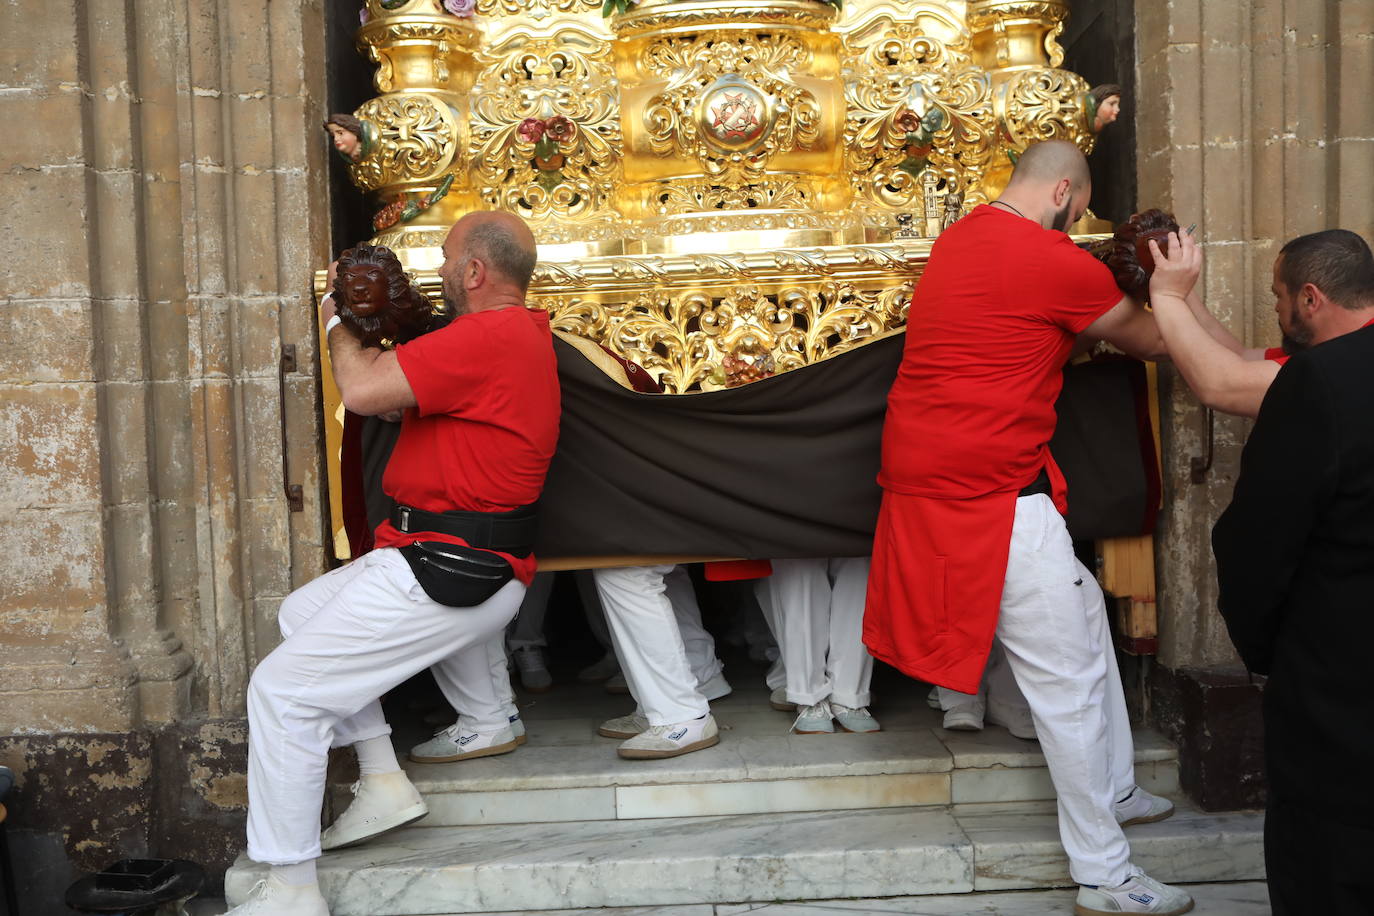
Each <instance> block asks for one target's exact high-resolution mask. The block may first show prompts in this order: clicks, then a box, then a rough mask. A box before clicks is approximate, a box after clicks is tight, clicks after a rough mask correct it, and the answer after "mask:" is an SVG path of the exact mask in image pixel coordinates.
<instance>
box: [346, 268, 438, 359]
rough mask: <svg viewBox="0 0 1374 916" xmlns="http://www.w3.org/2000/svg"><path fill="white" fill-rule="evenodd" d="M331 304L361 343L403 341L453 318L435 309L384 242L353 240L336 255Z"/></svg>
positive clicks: (366, 345) (394, 342)
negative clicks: (337, 261)
mask: <svg viewBox="0 0 1374 916" xmlns="http://www.w3.org/2000/svg"><path fill="white" fill-rule="evenodd" d="M334 304H335V307H336V308H337V309H338V312H339V317H340V318H342V319H343V323H344V324H346V325H348V326H349V327H350V328H351V329H352V330H354V331H356V332H357V334H358V336H359V337H360V338H361V339H362V344H363V346H365V347H384V346H390V345H394V344H400V343H405V342H406V341H407V340H413V339H414V338H416V337H419V336H420V335H421V334H424V333H426V332H428V331H432V330H434V329H435V328H440V327H443V326H444V325H446V324H448V323H449V321H450V320H451V319H452V316H451V315H448V314H447V313H436V311H435V309H434V307H433V305H431V303H430V301H429V297H427V296H426V295H425V294H424V293H423V292H422V291H421V290H420V288H419V287H417V286H416V285H415V284H414V283H412V282H411V280H410V277H408V276H407V275H406V272H405V270H404V268H402V267H401V262H400V261H399V260H398V259H397V258H396V255H395V254H394V253H393V252H392V251H391V249H390V248H387V247H386V246H384V245H357V246H354V247H353V248H350V249H349V250H348V251H345V252H344V253H343V254H342V255H340V256H339V264H338V271H337V273H336V275H335V277H334Z"/></svg>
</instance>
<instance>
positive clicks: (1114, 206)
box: [1060, 0, 1139, 223]
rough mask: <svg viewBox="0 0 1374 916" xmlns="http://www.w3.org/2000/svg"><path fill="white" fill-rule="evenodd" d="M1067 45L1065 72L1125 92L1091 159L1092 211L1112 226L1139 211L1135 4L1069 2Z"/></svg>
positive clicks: (1119, 0) (1123, 1)
mask: <svg viewBox="0 0 1374 916" xmlns="http://www.w3.org/2000/svg"><path fill="white" fill-rule="evenodd" d="M1069 8H1070V10H1071V13H1070V16H1069V22H1068V26H1067V28H1066V29H1065V30H1064V34H1063V36H1061V38H1060V43H1061V44H1063V46H1064V51H1065V55H1064V68H1065V69H1066V70H1072V71H1073V72H1075V73H1077V74H1079V75H1080V76H1082V77H1083V78H1084V79H1085V80H1087V81H1088V85H1090V86H1098V85H1101V84H1103V83H1117V84H1118V85H1120V86H1121V88H1122V99H1121V116H1120V117H1119V118H1117V121H1116V123H1115V124H1112V125H1111V126H1109V127H1107V128H1106V129H1105V130H1103V131H1102V133H1101V134H1100V135H1099V136H1098V138H1097V148H1096V149H1095V150H1094V151H1093V154H1092V156H1090V157H1089V158H1088V164H1089V166H1090V167H1091V169H1092V176H1093V197H1092V209H1093V212H1094V213H1096V214H1097V215H1098V216H1099V217H1101V218H1102V219H1105V220H1110V221H1111V222H1113V223H1120V222H1123V221H1125V220H1126V219H1127V218H1128V217H1129V216H1130V215H1131V214H1132V213H1134V212H1135V211H1136V178H1135V174H1136V173H1135V150H1136V142H1135V113H1136V107H1137V103H1138V100H1139V96H1138V95H1137V93H1136V78H1135V69H1136V68H1135V9H1134V3H1133V2H1132V0H1070V2H1069Z"/></svg>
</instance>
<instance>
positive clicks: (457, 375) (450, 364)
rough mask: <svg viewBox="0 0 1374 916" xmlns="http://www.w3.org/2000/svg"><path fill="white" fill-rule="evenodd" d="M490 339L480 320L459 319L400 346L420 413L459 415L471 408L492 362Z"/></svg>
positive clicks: (398, 354)
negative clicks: (489, 351)
mask: <svg viewBox="0 0 1374 916" xmlns="http://www.w3.org/2000/svg"><path fill="white" fill-rule="evenodd" d="M489 346H490V342H489V339H488V335H487V330H486V328H485V327H483V324H482V322H480V321H464V320H463V319H462V318H459V319H457V320H455V321H454V322H453V323H451V324H450V325H448V326H447V327H444V328H440V329H439V330H437V331H431V332H429V333H428V334H422V335H420V336H419V337H417V338H415V339H414V340H412V341H410V342H409V343H404V344H401V345H400V346H399V347H397V348H396V361H397V362H398V363H400V366H401V371H402V372H404V373H405V377H406V381H407V382H409V383H410V390H411V391H413V392H415V402H416V405H417V406H418V409H419V411H420V416H422V417H426V416H430V415H431V414H456V413H461V412H462V411H463V410H464V409H466V408H468V407H470V406H471V405H472V403H473V393H474V392H476V391H478V390H479V389H480V388H481V385H482V382H483V380H484V378H485V376H486V372H487V370H488V368H489V367H490V365H491V361H490V360H488V359H487V358H486V357H485V356H484V354H485V352H486V350H487V349H488V347H489Z"/></svg>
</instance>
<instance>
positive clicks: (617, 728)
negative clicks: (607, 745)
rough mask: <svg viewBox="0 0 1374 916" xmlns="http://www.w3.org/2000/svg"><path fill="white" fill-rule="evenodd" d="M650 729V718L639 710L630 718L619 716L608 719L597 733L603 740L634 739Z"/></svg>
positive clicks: (630, 715)
mask: <svg viewBox="0 0 1374 916" xmlns="http://www.w3.org/2000/svg"><path fill="white" fill-rule="evenodd" d="M648 728H649V717H648V716H646V715H644V713H642V712H640V711H639V710H637V709H636V710H635V711H634V712H632V713H630V714H629V715H628V716H617V717H615V718H614V719H607V720H606V721H605V722H602V723H601V726H600V727H599V728H598V729H597V730H596V733H597V734H598V735H600V736H601V737H603V738H620V739H622V740H623V739H625V738H633V737H634V736H635V735H638V734H639V733H640V732H644V731H647V730H648Z"/></svg>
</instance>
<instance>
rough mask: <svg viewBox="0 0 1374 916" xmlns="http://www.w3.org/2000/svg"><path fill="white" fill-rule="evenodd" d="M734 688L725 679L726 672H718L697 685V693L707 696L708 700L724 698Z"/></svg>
mask: <svg viewBox="0 0 1374 916" xmlns="http://www.w3.org/2000/svg"><path fill="white" fill-rule="evenodd" d="M733 690H734V688H733V687H731V686H730V682H729V681H727V680H726V679H725V675H724V674H717V675H716V676H715V677H713V678H711V679H710V680H709V681H706V682H705V683H703V684H698V685H697V693H699V694H701V695H702V696H703V697H705V698H706V700H707V702H710V701H711V700H721V699H724V698H725V697H728V696H729V695H730V694H731V692H732V691H733Z"/></svg>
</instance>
